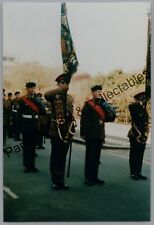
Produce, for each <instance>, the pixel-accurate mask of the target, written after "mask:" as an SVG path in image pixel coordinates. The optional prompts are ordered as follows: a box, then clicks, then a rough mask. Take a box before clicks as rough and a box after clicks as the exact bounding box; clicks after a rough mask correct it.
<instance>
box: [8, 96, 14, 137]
mask: <svg viewBox="0 0 154 225" xmlns="http://www.w3.org/2000/svg"><path fill="white" fill-rule="evenodd" d="M12 96H13V94H12V93H11V92H9V93H8V98H7V100H6V115H7V135H8V137H9V138H13V125H12Z"/></svg>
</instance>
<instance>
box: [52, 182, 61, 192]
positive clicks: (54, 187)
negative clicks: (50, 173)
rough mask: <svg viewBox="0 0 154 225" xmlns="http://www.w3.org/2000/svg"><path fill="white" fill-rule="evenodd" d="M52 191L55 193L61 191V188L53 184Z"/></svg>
mask: <svg viewBox="0 0 154 225" xmlns="http://www.w3.org/2000/svg"><path fill="white" fill-rule="evenodd" d="M52 189H53V190H55V191H59V190H60V189H61V187H60V186H59V185H57V184H52Z"/></svg>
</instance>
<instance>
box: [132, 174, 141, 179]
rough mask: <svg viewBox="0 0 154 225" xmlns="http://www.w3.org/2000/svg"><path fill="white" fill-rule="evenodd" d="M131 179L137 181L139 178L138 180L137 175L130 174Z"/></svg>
mask: <svg viewBox="0 0 154 225" xmlns="http://www.w3.org/2000/svg"><path fill="white" fill-rule="evenodd" d="M131 179H132V180H139V179H140V178H139V176H138V175H134V174H132V175H131Z"/></svg>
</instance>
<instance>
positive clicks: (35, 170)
mask: <svg viewBox="0 0 154 225" xmlns="http://www.w3.org/2000/svg"><path fill="white" fill-rule="evenodd" d="M30 171H31V172H36V173H37V172H39V170H38V169H37V168H35V167H34V168H31V169H30Z"/></svg>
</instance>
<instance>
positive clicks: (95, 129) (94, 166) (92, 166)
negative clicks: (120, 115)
mask: <svg viewBox="0 0 154 225" xmlns="http://www.w3.org/2000/svg"><path fill="white" fill-rule="evenodd" d="M91 91H92V96H93V98H92V99H90V100H88V101H86V102H85V104H84V106H83V109H82V115H81V121H80V135H81V137H82V138H83V139H85V144H86V155H85V184H86V185H89V186H92V185H94V184H104V183H105V182H104V180H102V179H99V178H98V168H99V162H100V154H101V149H102V145H103V142H104V140H105V128H104V121H105V114H104V111H103V109H102V106H101V101H102V96H101V91H102V87H101V85H95V86H94V87H92V88H91Z"/></svg>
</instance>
